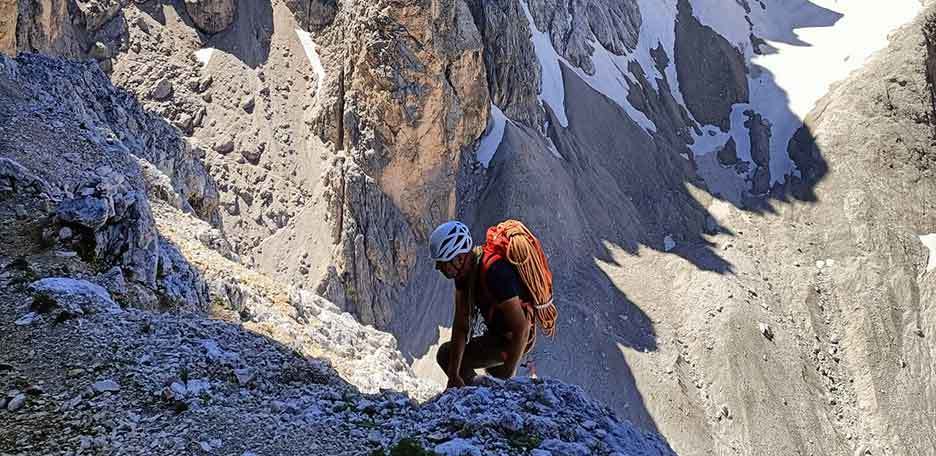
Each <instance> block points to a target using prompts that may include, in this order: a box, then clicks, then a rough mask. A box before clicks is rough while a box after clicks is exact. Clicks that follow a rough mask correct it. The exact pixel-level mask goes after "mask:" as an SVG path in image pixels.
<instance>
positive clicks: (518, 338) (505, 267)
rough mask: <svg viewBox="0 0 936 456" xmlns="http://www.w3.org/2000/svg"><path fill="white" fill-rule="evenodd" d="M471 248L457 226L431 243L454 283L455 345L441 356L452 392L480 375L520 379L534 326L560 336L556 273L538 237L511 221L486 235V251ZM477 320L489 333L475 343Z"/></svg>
mask: <svg viewBox="0 0 936 456" xmlns="http://www.w3.org/2000/svg"><path fill="white" fill-rule="evenodd" d="M472 247H473V243H472V239H471V233H470V232H469V231H468V227H467V226H465V224H463V223H461V222H458V221H449V222H446V223H443V224H442V225H440V226H439V227H438V228H436V229H435V231H433V233H432V235H431V236H430V237H429V251H430V254H431V257H432V259H433V260H434V261H435V262H436V269H438V270H439V271H440V272H441V273H442V274H443V275H445V277H446V278H448V279H451V280H454V281H455V316H454V318H453V321H452V339H451V340H450V341H449V342H446V343H444V344H442V346H441V347H439V352H438V355H437V356H436V361H437V362H438V363H439V366H440V367H441V368H442V370H443V371H444V372H445V373H446V375H447V376H448V385H447V388H457V387H461V386H465V385H466V384H471V383H472V381H473V380H474V378H475V376H476V373H475V369H478V368H484V369H485V370H486V371H487V372H488V373H489V374H491V375H492V376H494V377H497V378H501V379H507V378H510V377H512V376H514V374H515V372H516V369H517V364H518V363H519V362H520V358H522V357H523V355H524V354H526V353H528V352H529V351H530V350H531V349H532V348H533V344H534V342H535V340H536V325H535V322H536V321H539V322H540V326H542V327H543V330H544V331H545V332H546V334H547V335H550V336H551V335H553V334H554V332H555V322H556V315H557V313H556V308H555V306H554V305H553V302H552V274H551V273H550V271H549V265H548V263H547V262H546V256H545V254H544V253H543V251H542V248H541V247H540V244H539V241H538V240H537V239H536V237H535V236H533V234H532V233H531V232H530V231H529V230H528V229H527V228H526V227H525V226H523V224H521V223H520V222H517V221H514V220H508V221H506V222H503V223H501V224H498V225H497V226H495V227H491V228H490V229H489V230H488V232H487V239H486V242H485V244H484V245H483V246H479V247H476V248H472ZM478 314H480V315H481V316H482V317H483V318H484V322H485V325H486V326H487V331H486V332H485V333H484V334H483V335H480V336H477V337H472V336H473V334H470V333H469V331H470V330H471V328H472V327H473V324H472V323H473V320H474V318H475V316H476V315H478Z"/></svg>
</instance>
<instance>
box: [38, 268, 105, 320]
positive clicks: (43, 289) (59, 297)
mask: <svg viewBox="0 0 936 456" xmlns="http://www.w3.org/2000/svg"><path fill="white" fill-rule="evenodd" d="M29 289H30V291H31V292H32V293H33V310H35V311H37V312H40V313H44V312H48V311H50V310H52V307H56V308H60V309H62V310H64V311H66V312H68V313H70V314H72V315H84V314H92V313H97V312H110V313H114V312H119V311H120V306H118V305H117V303H115V302H114V300H113V299H111V296H110V293H108V292H107V290H105V289H104V288H102V287H100V286H98V285H95V284H93V283H91V282H88V281H86V280H76V279H71V278H67V277H49V278H45V279H41V280H38V281H36V282H33V283H32V284H30V285H29Z"/></svg>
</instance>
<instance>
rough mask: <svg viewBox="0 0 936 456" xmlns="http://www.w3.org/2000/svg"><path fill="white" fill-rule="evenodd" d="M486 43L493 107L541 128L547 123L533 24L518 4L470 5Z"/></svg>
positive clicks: (475, 2)
mask: <svg viewBox="0 0 936 456" xmlns="http://www.w3.org/2000/svg"><path fill="white" fill-rule="evenodd" d="M468 6H469V8H470V9H471V13H472V15H473V16H474V20H475V24H477V25H478V28H479V29H480V32H481V36H482V39H483V40H484V65H485V69H486V70H487V82H488V90H489V91H490V93H491V98H492V101H493V102H494V104H496V105H497V106H498V107H500V108H501V110H503V111H504V113H505V114H506V115H507V117H509V118H511V119H514V120H517V121H520V122H523V123H524V124H526V125H528V126H530V127H533V128H536V129H540V128H541V127H542V125H543V123H544V121H545V118H544V115H543V109H542V108H541V107H540V102H539V87H540V79H541V75H540V71H541V69H540V64H539V61H538V60H537V56H536V52H535V50H534V49H533V42H532V41H531V40H530V39H529V37H530V25H529V21H527V19H526V14H525V13H524V12H523V7H522V6H521V4H520V3H519V2H514V1H506V0H498V1H480V0H473V1H469V2H468Z"/></svg>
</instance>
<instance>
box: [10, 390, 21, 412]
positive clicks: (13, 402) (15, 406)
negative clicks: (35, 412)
mask: <svg viewBox="0 0 936 456" xmlns="http://www.w3.org/2000/svg"><path fill="white" fill-rule="evenodd" d="M25 405H26V395H25V394H22V393H20V394H17V395H16V396H14V397H13V399H10V402H9V403H7V406H6V408H7V410H8V411H10V412H15V411H18V410H20V409H22V408H23V406H25Z"/></svg>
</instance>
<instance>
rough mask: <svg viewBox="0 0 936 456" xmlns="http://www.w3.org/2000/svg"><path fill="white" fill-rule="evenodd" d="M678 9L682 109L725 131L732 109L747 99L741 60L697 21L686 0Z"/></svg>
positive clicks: (729, 122)
mask: <svg viewBox="0 0 936 456" xmlns="http://www.w3.org/2000/svg"><path fill="white" fill-rule="evenodd" d="M678 8H679V14H678V18H677V21H676V47H675V54H676V56H675V62H676V74H677V77H678V79H679V87H680V88H681V89H682V93H683V96H684V98H685V100H686V107H687V108H689V111H690V112H691V113H692V115H693V116H694V117H695V119H696V120H698V121H699V122H701V123H703V124H705V125H717V126H718V127H719V128H721V130H722V131H728V129H729V128H730V126H731V118H730V117H731V109H732V106H734V105H735V104H738V103H747V102H748V100H749V90H748V81H747V69H746V67H745V63H744V57H743V56H742V55H741V53H740V52H739V51H738V50H737V49H735V48H734V46H732V45H731V43H729V42H728V40H726V39H725V38H723V37H722V36H721V35H719V34H718V33H717V32H716V31H715V30H712V29H711V28H710V27H708V26H705V25H703V24H702V23H700V22H699V20H698V19H697V18H696V17H695V16H694V15H693V14H692V5H691V3H690V2H689V0H679V4H678Z"/></svg>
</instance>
